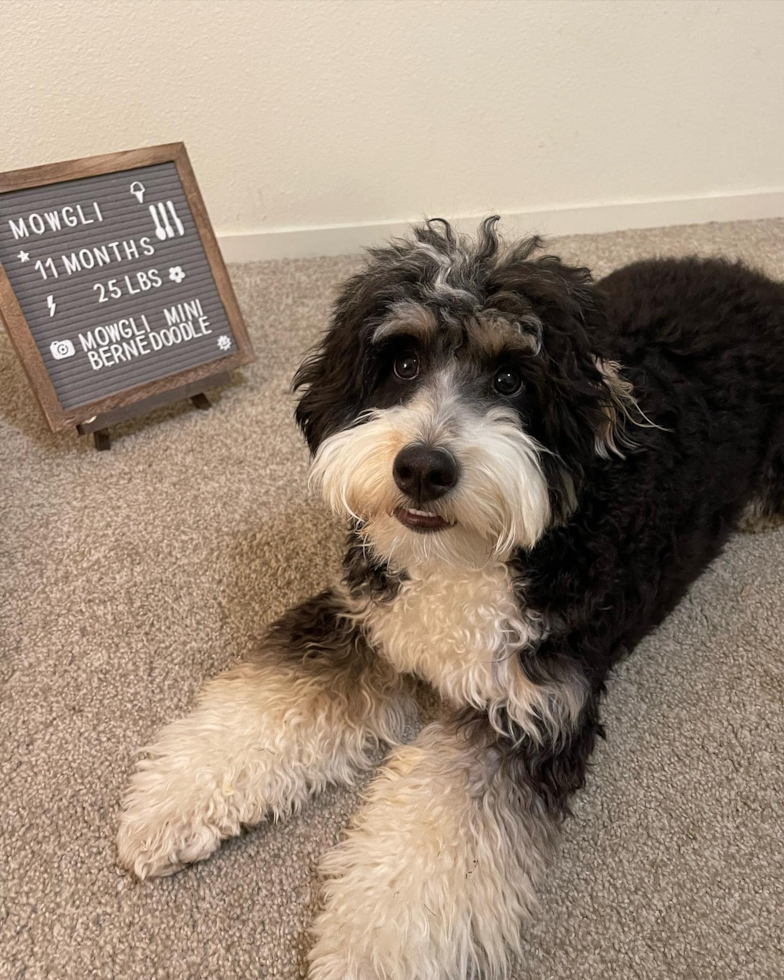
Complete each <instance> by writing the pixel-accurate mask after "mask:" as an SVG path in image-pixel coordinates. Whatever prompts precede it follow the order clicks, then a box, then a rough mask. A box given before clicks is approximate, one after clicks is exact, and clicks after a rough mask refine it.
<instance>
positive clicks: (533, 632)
mask: <svg viewBox="0 0 784 980" xmlns="http://www.w3.org/2000/svg"><path fill="white" fill-rule="evenodd" d="M409 574H410V578H409V579H408V580H407V581H405V582H403V584H402V585H401V587H400V589H399V591H398V593H397V595H396V596H395V598H394V599H392V600H387V601H385V602H381V603H378V604H377V605H374V607H373V608H372V610H371V611H370V614H369V616H368V619H367V620H366V622H365V626H366V628H367V630H368V634H369V637H370V639H371V642H372V643H373V644H374V646H375V647H376V649H378V650H379V652H380V653H381V654H382V655H383V656H384V657H386V659H387V660H389V661H390V662H391V663H392V664H393V666H394V667H395V668H396V669H397V670H399V671H401V672H405V673H411V674H415V675H417V676H418V677H421V678H422V679H424V680H426V681H428V682H429V683H431V684H432V685H433V686H434V687H436V688H437V689H438V690H439V691H440V693H441V694H442V696H444V697H445V698H447V699H448V700H450V701H452V702H453V703H455V704H472V705H474V706H477V707H478V706H484V705H486V704H487V703H488V702H490V701H494V700H498V699H499V698H505V697H507V696H508V695H509V693H510V689H511V688H512V687H513V686H514V685H515V683H516V682H517V681H518V680H519V666H518V658H517V656H516V654H517V653H518V651H519V650H520V649H521V648H522V647H524V646H525V645H526V644H527V643H530V642H531V641H532V640H534V639H536V638H537V636H538V635H539V634H538V629H537V627H536V624H535V622H534V621H530V620H529V619H528V617H527V616H526V615H525V614H524V613H523V612H522V611H521V609H520V604H519V602H518V600H517V598H516V596H515V594H514V589H513V583H512V578H511V575H510V573H509V570H508V568H507V567H506V566H505V565H502V564H498V565H492V566H489V567H487V568H483V569H480V570H467V569H454V568H449V569H446V570H445V569H444V568H443V567H441V568H439V569H435V570H428V571H418V570H415V571H414V572H412V573H409Z"/></svg>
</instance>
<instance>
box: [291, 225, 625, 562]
mask: <svg viewBox="0 0 784 980" xmlns="http://www.w3.org/2000/svg"><path fill="white" fill-rule="evenodd" d="M496 221H497V219H495V218H492V219H488V220H487V221H485V222H484V224H483V225H482V228H481V231H480V234H479V237H478V240H477V241H476V242H475V243H474V242H471V241H468V240H466V239H463V238H458V237H456V236H455V235H454V234H453V232H452V230H451V228H450V227H449V225H448V224H446V223H445V222H429V223H428V224H427V225H426V226H424V227H420V228H416V229H415V230H414V238H413V240H412V241H410V242H399V243H395V244H393V245H391V246H389V247H387V248H383V249H377V250H374V251H372V252H371V259H370V261H369V264H368V268H367V269H366V271H364V272H362V273H361V274H360V275H358V276H356V277H354V278H353V279H352V280H350V281H349V282H348V283H347V285H346V286H345V288H344V290H343V293H342V295H341V297H340V298H339V300H338V302H337V304H336V307H335V315H334V319H333V322H332V326H331V328H330V330H329V332H328V333H327V335H326V337H325V338H324V340H323V342H322V344H321V345H320V346H319V347H318V348H317V349H316V350H315V351H314V352H313V353H312V354H311V355H310V357H309V358H308V359H307V360H306V361H305V363H304V364H303V365H302V367H301V368H300V370H299V372H298V374H297V376H296V378H295V386H297V387H300V386H306V389H307V390H306V391H305V394H304V395H303V397H302V399H301V401H300V404H299V407H298V409H297V419H298V421H299V423H300V425H301V426H302V428H303V431H304V433H305V435H306V437H307V439H308V443H309V445H310V448H311V451H312V452H313V453H314V454H315V460H314V473H315V475H316V476H317V478H318V479H319V480H320V482H321V485H322V487H323V491H324V494H325V497H326V499H327V501H328V502H329V504H330V505H331V506H332V508H333V509H334V510H335V511H336V512H337V513H340V514H343V515H345V516H349V517H352V518H353V519H354V520H355V521H356V522H357V523H358V527H359V530H360V533H361V534H362V536H363V537H364V538H365V540H366V541H367V542H368V544H369V545H370V546H371V547H372V549H373V550H374V552H375V553H376V554H377V555H378V556H379V557H380V558H382V559H385V560H387V561H389V562H390V563H392V564H393V565H394V566H396V567H399V568H407V567H410V566H411V564H412V563H416V562H422V561H430V560H441V561H446V562H449V563H451V564H460V565H473V566H476V565H480V564H482V563H484V562H486V561H488V560H491V559H494V558H505V557H508V556H509V555H510V554H511V553H512V552H513V551H514V550H515V549H517V548H531V547H532V546H533V545H534V544H535V543H536V541H537V540H538V539H539V538H540V537H541V536H542V534H543V533H544V532H545V530H546V529H547V528H548V526H550V525H551V524H552V523H553V522H556V521H562V520H564V519H565V518H566V517H567V516H568V514H569V513H570V512H571V511H572V509H573V508H574V507H575V505H576V490H577V488H579V483H580V480H581V478H582V476H583V474H584V473H585V470H586V468H587V466H588V465H590V463H591V461H592V459H593V458H594V457H595V455H596V454H597V453H599V454H600V455H607V452H608V450H617V441H618V440H619V439H620V438H621V434H620V433H619V432H618V431H617V424H618V418H619V414H620V415H622V414H623V413H624V412H626V411H627V405H628V404H629V403H630V402H631V396H630V394H629V392H628V386H626V385H625V384H624V382H621V381H620V380H619V378H618V374H617V369H616V367H615V365H612V364H610V363H609V362H603V361H602V360H601V359H600V356H599V354H598V351H596V350H595V349H594V348H595V342H594V343H591V341H590V340H589V337H591V336H592V335H595V336H599V335H600V332H601V330H600V328H601V313H600V311H599V309H598V305H597V302H596V299H595V296H594V293H593V290H592V289H591V287H590V285H589V283H590V276H589V275H588V273H587V272H586V270H583V269H571V268H567V267H565V266H563V265H561V264H560V262H559V261H558V260H557V259H554V258H552V257H548V256H545V257H543V258H539V259H538V260H534V259H532V255H533V253H534V251H535V249H536V247H537V244H538V243H537V242H535V241H527V242H523V243H521V244H519V245H517V246H514V247H510V248H502V247H501V245H500V243H499V240H498V238H497V236H496V233H495V223H496Z"/></svg>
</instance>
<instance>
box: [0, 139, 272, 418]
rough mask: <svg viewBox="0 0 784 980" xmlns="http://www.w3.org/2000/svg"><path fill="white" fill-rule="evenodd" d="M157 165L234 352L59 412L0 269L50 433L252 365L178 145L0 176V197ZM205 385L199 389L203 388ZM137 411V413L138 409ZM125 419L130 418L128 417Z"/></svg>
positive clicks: (1, 305)
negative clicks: (201, 257) (169, 184)
mask: <svg viewBox="0 0 784 980" xmlns="http://www.w3.org/2000/svg"><path fill="white" fill-rule="evenodd" d="M159 163H173V164H174V165H175V167H176V168H177V173H178V175H179V177H180V180H181V182H182V186H183V190H184V192H185V197H186V198H187V201H188V204H189V206H190V209H191V212H192V214H193V219H194V222H195V224H196V229H197V230H198V233H199V237H200V239H201V244H202V247H203V249H204V253H205V255H206V256H207V261H208V262H209V265H210V270H211V272H212V276H213V279H214V280H215V284H216V286H217V289H218V294H219V296H220V298H221V302H222V303H223V307H224V309H225V311H226V317H227V319H228V321H229V324H230V326H231V329H232V332H233V334H234V338H235V340H236V342H237V347H238V350H237V351H236V352H235V353H233V354H229V355H227V356H226V357H222V358H217V359H216V360H214V361H210V362H209V363H207V364H200V365H198V366H196V367H190V368H187V369H185V370H183V371H179V372H177V373H176V374H171V375H169V376H168V377H165V378H158V379H157V380H155V381H148V382H144V383H143V384H139V385H135V386H134V387H132V388H126V389H125V390H123V391H119V392H116V393H115V394H113V395H107V396H106V397H104V398H100V399H97V400H95V401H92V402H90V403H89V404H86V405H80V406H79V407H78V408H71V409H68V410H65V409H63V408H62V406H61V405H60V402H59V400H58V398H57V394H56V392H55V389H54V386H53V385H52V382H51V380H50V379H49V375H48V373H47V370H46V367H45V366H44V362H43V359H42V358H41V355H40V353H39V351H38V347H37V346H36V343H35V339H34V338H33V335H32V333H31V331H30V328H29V326H28V325H27V320H26V319H25V316H24V313H23V312H22V309H21V307H20V306H19V303H18V301H17V299H16V296H15V294H14V291H13V288H12V287H11V283H10V281H9V279H8V276H7V275H6V273H5V270H4V269H3V267H2V266H0V317H2V319H3V322H4V323H5V327H6V330H7V331H8V334H9V336H10V338H11V343H12V344H13V347H14V350H15V351H16V353H17V355H18V357H19V360H20V361H21V362H22V366H23V367H24V370H25V373H26V374H27V377H28V379H29V381H30V386H31V388H32V389H33V392H34V393H35V396H36V398H37V399H38V403H39V405H40V406H41V409H42V411H43V413H44V415H45V417H46V420H47V422H48V423H49V426H50V427H51V429H52V430H53V431H55V432H57V431H60V430H63V429H67V428H70V427H72V426H75V425H79V424H81V423H85V422H88V421H90V420H92V419H93V418H94V417H95V416H99V415H105V414H107V413H109V412H114V411H115V410H116V409H123V408H126V407H128V406H131V405H133V404H134V403H136V402H140V403H143V402H144V401H146V400H147V399H149V398H150V397H151V396H155V395H160V394H162V393H164V392H168V391H172V390H173V389H176V388H184V387H188V388H189V390H191V391H192V390H194V383H195V382H200V381H205V380H207V379H209V378H211V377H212V376H213V375H214V376H216V381H218V377H217V376H219V375H225V374H226V372H228V371H231V370H233V369H234V368H238V367H241V366H242V365H243V364H248V363H250V362H251V361H253V360H254V354H253V348H252V346H251V343H250V339H249V337H248V332H247V330H246V328H245V323H244V321H243V319H242V313H241V312H240V308H239V305H238V304H237V298H236V296H235V295H234V289H233V287H232V285H231V280H230V279H229V275H228V272H227V271H226V265H225V264H224V261H223V256H222V255H221V253H220V249H219V247H218V242H217V240H216V238H215V233H214V232H213V230H212V225H211V223H210V219H209V215H208V214H207V209H206V207H205V205H204V201H203V200H202V196H201V192H200V191H199V186H198V184H197V183H196V176H195V174H194V172H193V168H192V167H191V163H190V160H189V159H188V154H187V151H186V149H185V144H184V143H166V144H163V145H161V146H150V147H147V148H145V149H141V150H124V151H122V152H120V153H108V154H106V155H104V156H97V157H83V158H81V159H79V160H68V161H66V162H64V163H53V164H47V165H46V166H43V167H30V168H28V169H25V170H14V171H10V172H9V173H5V174H0V194H3V193H6V192H8V191H19V190H26V189H27V188H30V187H43V186H45V185H47V184H59V183H62V182H63V181H67V180H80V179H81V178H83V177H100V176H102V175H104V174H111V173H120V172H122V171H124V170H135V169H137V168H139V167H149V166H152V165H154V164H159ZM206 387H208V385H206V384H205V385H203V388H206ZM140 411H143V408H140ZM129 414H130V413H129Z"/></svg>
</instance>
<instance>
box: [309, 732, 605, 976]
mask: <svg viewBox="0 0 784 980" xmlns="http://www.w3.org/2000/svg"><path fill="white" fill-rule="evenodd" d="M595 732H596V728H595V727H591V726H586V729H585V731H583V732H578V733H576V734H575V735H574V736H573V737H572V738H571V739H570V740H569V743H568V745H565V746H563V747H562V748H561V749H560V750H558V751H557V752H555V751H548V750H545V749H543V748H542V747H541V746H540V747H534V746H532V745H530V743H529V747H528V749H525V748H522V747H520V746H519V745H518V746H516V745H515V744H513V743H512V742H511V741H508V740H506V739H505V738H503V737H499V736H498V735H497V734H496V733H495V732H494V731H492V730H491V729H490V726H489V724H488V723H487V720H486V719H483V718H478V719H474V720H473V721H472V722H471V723H469V724H468V725H465V724H464V723H463V724H461V723H456V722H450V723H446V724H441V723H436V724H433V725H430V726H429V727H428V728H426V729H425V730H424V731H423V732H422V734H421V736H420V738H419V739H418V740H417V741H416V742H414V743H412V744H411V745H408V746H405V747H403V748H400V749H398V750H397V751H396V752H395V754H394V755H393V756H392V757H391V759H390V762H389V764H388V765H387V767H386V768H385V769H384V771H383V772H382V773H381V774H380V776H379V777H378V778H377V780H376V781H375V782H374V784H373V786H372V788H371V792H370V794H369V798H368V801H367V803H366V805H365V806H364V807H363V809H362V810H361V811H360V812H359V814H358V816H357V817H356V819H355V822H354V825H353V828H352V830H351V831H350V833H349V836H348V837H347V839H346V840H345V841H344V842H343V843H342V844H340V845H338V847H337V848H335V849H334V850H333V851H331V852H330V853H329V854H328V855H327V856H326V857H325V858H324V860H323V863H322V871H323V872H324V874H325V875H326V876H327V882H326V884H325V891H326V907H325V909H324V911H323V912H322V913H321V915H320V916H319V918H318V919H317V921H316V923H315V926H314V931H315V934H316V937H317V941H316V945H315V947H314V949H313V950H312V952H311V956H310V960H311V973H310V977H311V980H382V978H383V980H447V978H448V980H453V978H455V980H456V978H464V977H474V976H482V977H485V978H490V977H496V976H503V975H504V973H505V971H506V969H507V967H508V965H509V955H510V952H511V951H515V950H519V946H520V927H521V923H522V922H523V921H524V920H525V919H526V918H527V917H528V916H529V915H530V913H531V911H532V909H533V908H534V906H535V903H536V899H535V887H536V883H537V879H538V878H539V877H540V876H541V874H542V872H543V869H544V866H545V863H546V860H547V858H548V856H549V853H550V851H551V849H552V846H553V843H554V839H555V837H556V833H557V828H558V825H559V823H560V821H561V819H562V817H563V815H564V813H565V811H566V797H567V796H568V794H569V793H570V792H571V791H572V790H574V789H576V788H578V787H579V786H580V785H582V781H583V776H584V771H585V763H586V761H587V758H588V755H589V754H590V751H591V748H592V746H593V741H594V735H595Z"/></svg>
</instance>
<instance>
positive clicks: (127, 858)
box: [117, 760, 239, 879]
mask: <svg viewBox="0 0 784 980" xmlns="http://www.w3.org/2000/svg"><path fill="white" fill-rule="evenodd" d="M202 778H203V777H202ZM228 823H231V820H230V811H229V808H228V807H227V806H226V800H225V797H224V795H223V794H222V793H221V792H220V790H219V789H218V787H214V786H208V785H203V784H202V785H199V781H198V778H197V777H192V780H185V779H183V776H182V774H176V775H175V774H172V773H171V772H168V773H167V772H166V771H165V769H162V770H161V769H157V768H156V761H155V760H147V761H145V762H142V763H141V764H140V769H139V771H138V772H137V773H136V774H135V775H134V776H133V778H132V780H131V784H130V786H129V788H128V792H127V793H126V796H125V800H124V804H123V812H122V814H121V815H120V828H119V832H118V835H117V851H118V861H119V864H120V865H121V866H122V867H125V868H128V869H129V870H130V871H132V872H133V873H134V874H135V875H136V876H137V877H138V878H142V879H144V878H152V877H161V876H163V875H170V874H174V872H175V871H179V870H180V868H182V867H184V866H185V865H186V864H191V863H193V862H194V861H203V860H204V858H207V857H209V856H210V854H212V852H213V851H214V850H216V848H217V847H218V845H219V844H220V842H221V839H222V838H223V837H226V836H228V834H229V833H231V832H232V830H233V832H234V833H237V832H238V831H239V824H238V825H237V827H236V829H235V828H233V827H229V826H228V825H227V824H228Z"/></svg>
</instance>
